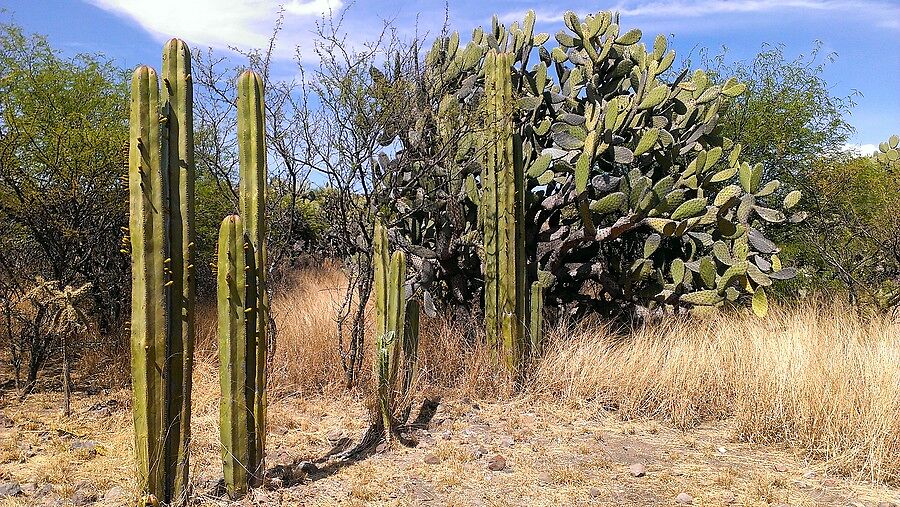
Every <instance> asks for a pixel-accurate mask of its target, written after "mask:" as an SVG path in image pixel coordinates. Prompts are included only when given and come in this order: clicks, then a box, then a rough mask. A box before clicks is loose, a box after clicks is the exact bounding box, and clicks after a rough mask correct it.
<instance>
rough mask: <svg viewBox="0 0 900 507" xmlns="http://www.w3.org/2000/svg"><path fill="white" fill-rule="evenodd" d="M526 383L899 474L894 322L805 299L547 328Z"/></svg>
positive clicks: (860, 473) (899, 334)
mask: <svg viewBox="0 0 900 507" xmlns="http://www.w3.org/2000/svg"><path fill="white" fill-rule="evenodd" d="M552 340H553V343H552V346H551V347H550V350H549V351H548V353H547V355H546V356H545V357H544V358H543V359H542V360H541V361H540V363H539V365H538V367H537V371H536V373H535V376H534V380H533V383H532V387H531V389H532V390H533V391H534V393H535V394H538V395H539V396H541V397H546V398H553V399H564V400H566V401H568V402H571V403H579V404H580V403H596V404H599V405H602V406H606V407H610V408H615V409H617V410H618V411H619V413H620V414H621V415H622V416H623V417H626V418H635V417H646V416H650V417H655V418H660V419H664V420H667V421H670V422H671V423H673V424H675V425H676V426H677V427H679V428H683V429H687V428H690V427H692V426H695V425H697V424H699V423H700V422H702V421H706V420H711V419H726V418H727V419H731V420H733V423H734V425H735V427H736V432H737V434H736V437H738V438H739V439H741V440H743V441H749V442H757V443H773V442H780V443H784V444H787V445H789V446H791V447H794V448H797V449H800V450H804V451H806V452H808V453H809V455H810V456H811V457H813V458H821V459H825V460H827V461H828V464H829V465H830V466H831V467H833V468H834V469H835V470H837V471H840V472H843V473H846V474H848V475H852V476H855V477H858V478H865V479H870V480H880V481H886V482H894V483H896V482H897V481H898V480H900V322H898V321H897V320H895V319H891V318H889V317H883V316H862V315H860V314H858V313H857V312H855V311H854V310H853V309H851V308H850V307H848V306H846V305H844V304H839V303H831V304H828V303H822V302H810V303H806V304H802V305H799V306H796V307H791V308H781V309H775V310H774V311H773V312H772V313H771V314H770V315H769V316H768V317H767V318H766V319H758V318H756V317H754V316H753V315H752V314H749V313H743V314H739V315H723V316H721V317H718V318H715V319H711V320H706V321H700V322H695V321H690V320H687V319H675V318H673V319H671V320H667V321H664V322H658V323H653V324H649V325H645V326H642V327H640V328H638V329H635V330H633V333H630V334H629V335H627V336H623V335H620V334H616V333H611V332H610V331H609V330H608V329H607V328H605V327H603V326H600V325H582V326H576V327H575V328H574V329H568V330H563V329H560V330H556V332H554V333H553V334H552Z"/></svg>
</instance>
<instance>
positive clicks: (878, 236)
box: [786, 140, 900, 310]
mask: <svg viewBox="0 0 900 507" xmlns="http://www.w3.org/2000/svg"><path fill="white" fill-rule="evenodd" d="M887 146H888V147H889V146H890V140H888V141H887ZM889 149H890V148H889ZM883 158H884V157H880V156H878V155H876V156H875V157H850V158H844V159H838V160H822V161H821V162H820V163H819V164H817V165H816V166H815V170H814V172H813V173H812V175H811V178H810V184H811V186H812V187H813V189H814V192H815V193H814V194H813V195H815V196H816V199H811V200H810V201H809V202H807V203H805V204H804V206H805V207H806V208H807V209H809V211H810V222H809V227H808V228H804V229H803V230H802V231H801V233H800V234H798V235H797V237H796V239H795V240H794V241H793V242H792V243H791V245H790V250H789V251H787V252H786V253H789V254H790V255H791V256H792V257H794V258H796V259H798V261H801V262H802V263H803V264H804V265H806V266H808V270H809V271H810V272H811V273H812V274H814V275H815V276H810V277H807V278H805V279H803V280H802V282H803V284H802V285H800V287H799V289H802V290H808V289H813V290H815V289H823V288H825V289H836V290H839V291H846V292H848V293H849V295H850V298H851V300H852V301H853V302H855V303H859V304H861V305H865V306H869V307H874V308H879V309H882V310H889V309H891V308H894V307H896V306H897V305H898V304H900V253H898V252H900V224H898V222H897V216H898V214H900V173H898V171H896V170H895V167H892V166H891V165H890V164H884V163H883V162H881V160H882V159H883ZM796 290H798V288H794V291H796Z"/></svg>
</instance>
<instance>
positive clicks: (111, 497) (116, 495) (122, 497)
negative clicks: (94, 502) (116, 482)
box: [103, 486, 129, 504]
mask: <svg viewBox="0 0 900 507" xmlns="http://www.w3.org/2000/svg"><path fill="white" fill-rule="evenodd" d="M128 496H129V495H128V492H127V491H125V488H123V487H122V486H113V487H111V488H109V491H107V492H106V493H104V494H103V501H104V502H108V503H110V504H112V503H114V502H117V501H122V503H123V504H124V503H125V501H126V500H127V499H128Z"/></svg>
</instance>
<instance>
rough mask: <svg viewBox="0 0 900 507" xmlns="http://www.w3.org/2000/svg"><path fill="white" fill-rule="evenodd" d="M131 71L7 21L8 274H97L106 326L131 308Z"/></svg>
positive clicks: (3, 93)
mask: <svg viewBox="0 0 900 507" xmlns="http://www.w3.org/2000/svg"><path fill="white" fill-rule="evenodd" d="M125 83H126V75H125V74H124V73H123V72H122V71H121V70H120V69H118V68H116V67H115V66H114V65H112V64H111V63H110V62H109V61H108V60H105V59H104V58H102V57H99V56H91V55H77V56H74V57H65V56H63V55H62V54H61V53H60V52H58V51H57V50H55V49H53V48H52V47H51V45H50V44H49V42H48V41H47V39H46V38H45V37H42V36H39V35H28V34H26V33H25V32H23V30H22V29H21V28H19V27H17V26H15V25H11V24H0V223H3V224H4V228H5V229H7V230H8V231H9V232H8V233H7V234H5V235H4V236H3V238H2V239H0V241H2V245H0V273H2V274H0V281H2V283H4V284H7V285H10V286H15V287H18V289H19V292H20V297H21V294H24V291H25V289H24V287H26V286H27V285H29V284H30V283H29V281H30V280H34V277H35V276H44V277H46V278H49V279H53V280H56V281H58V282H59V284H60V285H61V286H67V285H72V286H77V285H80V284H83V283H85V282H89V283H91V287H92V288H91V292H90V297H91V299H92V300H93V305H92V306H93V307H94V311H95V313H96V314H97V317H98V324H99V330H100V331H101V332H102V333H109V332H113V331H115V330H118V329H120V328H121V324H122V321H123V320H124V318H125V316H126V315H127V313H126V312H127V308H126V306H125V305H123V302H127V301H128V297H127V291H128V278H129V277H128V263H127V259H126V258H125V257H124V256H122V255H120V254H119V253H118V252H119V246H118V243H119V238H120V237H121V235H122V232H121V230H120V228H121V227H123V226H125V224H126V222H125V214H126V211H125V210H126V207H125V202H124V199H125V193H124V191H123V189H122V188H121V186H120V183H119V176H120V175H121V174H122V172H123V170H122V160H123V158H122V147H123V145H124V142H125V139H126V118H127V107H128V102H127V93H126V92H127V89H126V86H125ZM51 316H52V312H50V311H47V310H46V309H43V310H42V309H38V310H37V311H36V312H34V314H33V317H34V319H35V321H34V324H35V326H36V328H37V329H43V331H42V332H36V333H32V334H31V337H30V338H29V339H28V340H26V341H27V342H28V343H26V344H25V348H28V349H30V353H31V356H32V357H31V360H30V365H29V381H30V382H29V385H30V384H33V381H34V379H35V377H36V375H37V371H38V369H39V368H40V364H41V362H42V361H43V358H44V356H45V354H44V353H41V352H40V351H41V350H46V343H47V342H48V341H50V337H49V335H50V334H51V333H50V332H49V326H50V322H49V319H50V317H51Z"/></svg>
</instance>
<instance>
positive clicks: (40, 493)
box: [32, 484, 54, 498]
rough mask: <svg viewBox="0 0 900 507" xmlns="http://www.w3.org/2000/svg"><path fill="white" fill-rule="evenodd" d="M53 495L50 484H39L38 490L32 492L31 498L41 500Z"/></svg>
mask: <svg viewBox="0 0 900 507" xmlns="http://www.w3.org/2000/svg"><path fill="white" fill-rule="evenodd" d="M53 493H54V490H53V486H51V485H50V484H41V486H40V487H39V488H37V489H35V490H34V493H33V494H32V496H34V497H35V498H41V497H45V496H49V495H52V494H53Z"/></svg>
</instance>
